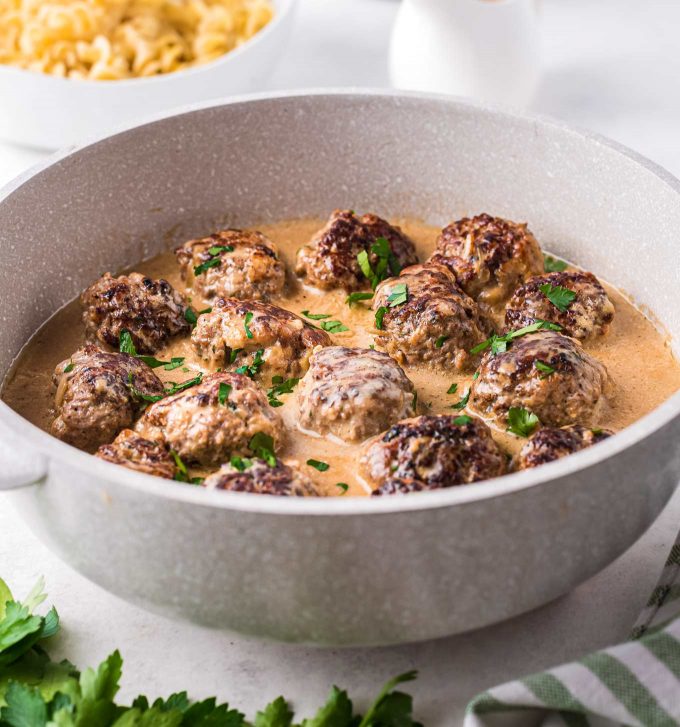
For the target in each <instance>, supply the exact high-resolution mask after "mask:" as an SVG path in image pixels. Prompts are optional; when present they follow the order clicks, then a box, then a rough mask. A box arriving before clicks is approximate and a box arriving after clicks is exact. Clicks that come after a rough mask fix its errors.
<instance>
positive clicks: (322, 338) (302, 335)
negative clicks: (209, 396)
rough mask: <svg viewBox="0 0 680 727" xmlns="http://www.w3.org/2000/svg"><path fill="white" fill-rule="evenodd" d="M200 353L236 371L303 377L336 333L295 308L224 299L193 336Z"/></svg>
mask: <svg viewBox="0 0 680 727" xmlns="http://www.w3.org/2000/svg"><path fill="white" fill-rule="evenodd" d="M191 342H192V343H193V346H194V348H195V349H196V352H197V353H198V354H199V356H201V357H202V358H203V359H204V360H206V361H210V363H211V364H213V365H215V366H221V367H229V368H231V369H232V370H233V369H235V368H237V367H240V366H251V365H252V364H253V361H254V360H255V357H257V361H258V362H261V366H256V368H258V370H259V372H260V373H261V374H262V376H263V377H266V378H269V377H271V376H284V377H286V378H287V377H296V378H299V377H300V376H302V375H303V374H304V373H305V371H307V369H308V368H309V357H310V356H311V355H312V351H313V350H314V349H315V348H316V347H317V346H329V345H330V343H331V339H330V336H329V335H328V334H327V333H326V332H325V331H321V330H319V329H317V328H313V327H312V326H310V325H309V324H308V323H306V322H305V321H304V320H303V319H302V318H300V317H299V316H296V315H295V314H294V313H291V312H290V311H287V310H284V309H283V308H279V307H277V306H275V305H271V304H269V303H261V302H258V301H240V300H236V299H235V298H227V300H219V301H217V303H216V304H215V305H214V306H213V309H212V312H211V313H205V314H203V315H202V316H200V318H199V319H198V323H197V324H196V327H195V328H194V331H193V333H192V334H191Z"/></svg>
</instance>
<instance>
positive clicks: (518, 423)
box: [508, 406, 540, 437]
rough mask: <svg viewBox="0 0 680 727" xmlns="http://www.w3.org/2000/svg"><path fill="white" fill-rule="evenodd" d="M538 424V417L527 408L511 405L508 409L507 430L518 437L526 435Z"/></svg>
mask: <svg viewBox="0 0 680 727" xmlns="http://www.w3.org/2000/svg"><path fill="white" fill-rule="evenodd" d="M539 424H540V422H539V420H538V417H537V416H536V415H535V414H534V413H533V412H531V411H529V410H528V409H523V408H522V407H518V406H511V407H510V409H509V410H508V431H509V432H510V433H511V434H516V435H517V436H518V437H528V436H529V435H530V434H531V433H532V432H533V431H534V429H536V427H537V426H538V425H539Z"/></svg>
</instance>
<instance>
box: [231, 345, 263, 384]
mask: <svg viewBox="0 0 680 727" xmlns="http://www.w3.org/2000/svg"><path fill="white" fill-rule="evenodd" d="M263 356H264V348H259V349H258V350H257V351H255V356H253V361H252V363H250V364H243V366H239V367H238V368H237V369H236V372H235V373H237V374H243V375H244V376H247V377H248V378H250V379H254V378H255V377H256V376H257V374H258V373H259V372H260V369H261V368H262V366H263V364H264V358H263Z"/></svg>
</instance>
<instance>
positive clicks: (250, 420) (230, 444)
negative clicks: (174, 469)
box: [135, 373, 282, 466]
mask: <svg viewBox="0 0 680 727" xmlns="http://www.w3.org/2000/svg"><path fill="white" fill-rule="evenodd" d="M135 430H136V431H137V432H138V433H139V434H141V435H142V436H143V437H145V438H146V439H151V440H153V441H159V442H164V443H165V444H166V445H167V446H168V447H169V448H170V449H172V450H174V451H175V452H177V454H178V455H179V456H180V457H181V458H182V460H184V461H185V462H187V463H189V464H193V463H197V464H202V465H205V466H217V465H220V464H221V463H222V462H224V461H225V460H227V459H229V457H230V456H231V455H245V456H247V455H249V454H252V450H251V448H250V446H249V445H250V442H251V440H252V438H253V437H254V436H255V435H256V434H258V433H260V434H263V435H266V436H268V437H271V438H272V440H274V442H276V441H277V440H279V439H280V436H281V433H282V424H281V420H280V418H279V416H278V414H277V413H276V411H275V410H274V409H272V407H270V406H269V403H268V402H267V395H266V393H265V392H264V390H263V389H261V388H260V387H259V386H258V385H257V384H255V383H254V382H253V381H251V380H250V379H249V378H248V377H247V376H242V375H241V374H230V373H216V374H211V375H209V376H206V377H204V378H203V381H202V382H201V383H199V384H196V385H195V386H192V387H191V388H189V389H185V390H184V391H180V392H178V393H177V394H172V395H171V396H166V397H165V398H164V399H162V400H161V401H158V402H156V403H155V404H152V405H151V406H150V407H149V408H148V409H147V410H146V411H145V412H144V415H143V416H142V418H141V419H140V420H139V421H138V422H137V425H136V426H135Z"/></svg>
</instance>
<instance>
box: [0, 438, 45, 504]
mask: <svg viewBox="0 0 680 727" xmlns="http://www.w3.org/2000/svg"><path fill="white" fill-rule="evenodd" d="M3 435H5V431H3ZM14 445H15V443H14V442H12V440H11V439H10V438H9V437H7V436H2V437H0V492H1V491H2V490H17V489H19V488H20V487H30V486H31V485H37V484H40V483H41V482H43V481H44V480H45V477H46V476H47V460H46V459H45V457H44V456H43V455H41V454H38V453H37V452H31V453H30V454H29V453H27V452H26V451H25V450H24V448H23V447H21V446H18V443H17V445H16V446H14Z"/></svg>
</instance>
